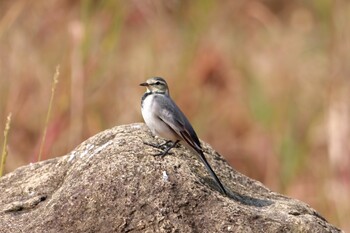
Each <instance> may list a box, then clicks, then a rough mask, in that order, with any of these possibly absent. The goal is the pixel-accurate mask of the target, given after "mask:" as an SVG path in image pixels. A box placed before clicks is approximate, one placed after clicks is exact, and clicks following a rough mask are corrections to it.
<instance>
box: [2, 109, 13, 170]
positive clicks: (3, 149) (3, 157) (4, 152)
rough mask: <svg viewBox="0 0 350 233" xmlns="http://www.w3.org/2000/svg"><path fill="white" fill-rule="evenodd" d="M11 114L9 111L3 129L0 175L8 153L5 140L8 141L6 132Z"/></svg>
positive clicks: (9, 124) (7, 131) (8, 128)
mask: <svg viewBox="0 0 350 233" xmlns="http://www.w3.org/2000/svg"><path fill="white" fill-rule="evenodd" d="M11 116H12V114H11V113H10V114H9V115H8V116H7V120H6V126H5V129H4V143H3V146H2V151H1V160H0V177H1V176H2V174H3V172H4V168H5V164H6V159H7V155H8V148H7V142H8V134H9V131H10V127H11Z"/></svg>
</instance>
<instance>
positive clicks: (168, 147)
mask: <svg viewBox="0 0 350 233" xmlns="http://www.w3.org/2000/svg"><path fill="white" fill-rule="evenodd" d="M171 142H172V141H166V142H165V143H162V144H158V145H157V144H153V143H149V142H143V143H144V144H145V145H148V146H152V147H154V148H157V149H160V150H163V151H162V152H160V153H157V154H154V155H153V156H161V157H164V156H166V155H167V154H169V155H170V154H172V153H170V152H169V151H170V150H171V149H172V148H174V147H176V146H177V145H178V143H179V141H176V142H174V143H172V144H171V145H169V144H170V143H171Z"/></svg>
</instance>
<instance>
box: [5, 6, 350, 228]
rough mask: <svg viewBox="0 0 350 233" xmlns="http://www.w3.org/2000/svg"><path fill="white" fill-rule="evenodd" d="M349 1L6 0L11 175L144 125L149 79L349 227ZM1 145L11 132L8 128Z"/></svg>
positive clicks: (245, 167)
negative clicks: (105, 133) (160, 81)
mask: <svg viewBox="0 0 350 233" xmlns="http://www.w3.org/2000/svg"><path fill="white" fill-rule="evenodd" d="M349 22H350V2H349V1H346V0H333V1H331V0H310V1H302V0H288V1H281V0H260V1H258V0H234V1H233V0H232V1H228V0H226V1H225V0H222V1H215V0H200V1H199V0H198V1H188V0H163V1H162V0H145V1H138V0H130V1H113V0H106V1H94V0H85V1H70V0H45V1H26V0H2V1H0V131H1V132H3V129H4V128H5V124H6V118H7V116H8V114H9V113H10V112H12V122H11V128H10V132H9V141H8V148H9V155H8V158H7V161H6V167H5V172H6V173H8V172H11V171H13V170H14V169H15V168H17V167H19V166H22V165H25V164H28V163H30V162H35V161H37V157H38V152H39V148H40V142H41V137H42V135H43V131H44V127H45V118H46V115H47V110H48V105H49V100H50V95H51V85H52V79H53V76H54V74H55V70H56V67H57V65H59V66H60V69H59V70H60V74H59V77H58V79H59V82H58V84H57V86H56V91H55V96H54V99H53V105H52V112H51V116H50V121H49V123H48V125H47V127H48V128H47V135H46V143H45V147H44V150H43V158H42V159H49V158H52V157H56V156H61V155H64V154H66V153H68V152H69V151H71V150H72V149H73V148H75V147H76V146H77V145H78V144H80V143H81V142H82V141H84V140H85V139H87V138H88V137H90V136H93V135H94V134H96V133H98V132H100V131H102V130H105V129H108V128H111V127H113V126H116V125H121V124H129V123H133V122H140V121H142V117H141V113H140V99H141V96H142V94H143V92H144V88H141V87H139V86H138V84H139V83H141V82H143V81H144V80H146V79H147V78H149V77H152V76H162V77H164V78H166V80H167V81H168V83H169V86H170V91H171V94H172V97H173V98H174V99H175V100H176V102H177V103H178V105H179V106H180V107H181V108H182V109H183V111H184V112H185V113H186V115H187V116H188V118H189V119H190V121H191V122H192V124H193V126H194V128H195V129H196V131H197V133H198V135H199V136H200V138H201V139H203V140H205V141H206V142H208V143H210V144H211V145H212V146H213V147H214V148H215V149H216V150H217V151H218V152H219V153H220V154H222V155H223V156H224V157H225V158H226V159H227V161H229V163H230V164H231V165H232V166H233V168H234V169H236V170H238V171H239V172H241V173H243V174H245V175H247V176H249V177H251V178H254V179H257V180H259V181H261V182H262V183H263V184H265V185H266V186H267V187H269V188H270V189H271V190H273V191H276V192H280V193H283V194H285V195H288V196H290V197H293V198H298V199H300V200H302V201H304V202H306V203H308V204H310V205H311V206H312V207H313V208H315V209H316V210H317V211H318V212H320V213H321V215H323V216H324V217H325V218H326V219H327V220H328V221H329V222H331V223H333V224H335V225H336V226H338V227H340V228H342V229H343V230H347V231H350V222H349V221H348V218H349V213H350V199H349V197H350V169H349V168H350V143H349V142H350V98H349V97H350V86H349V78H350V23H349ZM0 140H1V145H2V142H3V135H2V134H1V136H0Z"/></svg>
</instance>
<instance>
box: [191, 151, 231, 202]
mask: <svg viewBox="0 0 350 233" xmlns="http://www.w3.org/2000/svg"><path fill="white" fill-rule="evenodd" d="M196 151H197V153H198V154H199V158H200V159H201V161H202V162H203V163H204V165H205V168H206V169H207V170H208V172H209V173H210V175H211V176H212V177H213V178H214V180H215V182H216V183H217V185H218V186H219V188H220V190H221V192H222V193H223V194H225V195H226V196H227V192H226V190H225V188H224V186H223V185H222V183H221V181H220V180H219V178H218V177H217V175H216V174H215V172H214V171H213V169H212V168H211V167H210V165H209V163H208V161H207V159H206V158H205V156H204V153H203V151H202V150H198V149H196Z"/></svg>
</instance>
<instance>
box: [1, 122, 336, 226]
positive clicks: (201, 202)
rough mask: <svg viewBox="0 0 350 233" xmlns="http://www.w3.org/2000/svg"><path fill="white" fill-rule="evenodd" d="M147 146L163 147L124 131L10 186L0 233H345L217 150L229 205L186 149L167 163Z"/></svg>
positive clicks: (5, 183)
mask: <svg viewBox="0 0 350 233" xmlns="http://www.w3.org/2000/svg"><path fill="white" fill-rule="evenodd" d="M143 142H148V143H157V142H161V140H160V139H156V138H154V137H152V136H151V135H150V132H149V130H148V129H147V127H146V126H145V125H144V124H131V125H123V126H118V127H115V128H113V129H109V130H106V131H103V132H101V133H99V134H97V135H95V136H93V137H91V138H90V139H88V140H86V141H85V142H83V143H82V144H81V145H79V146H78V147H77V148H76V149H75V150H73V151H72V152H71V153H69V154H68V155H66V156H62V157H59V158H55V159H51V160H47V161H43V162H39V163H35V164H30V165H27V166H24V167H21V168H18V169H17V170H15V171H14V172H12V173H10V174H7V175H6V176H4V177H2V178H1V179H0V190H1V191H0V232H55V233H56V232H340V230H339V229H337V228H336V227H334V226H332V225H331V224H329V223H327V222H326V221H325V219H323V218H322V217H321V216H320V215H319V214H318V213H317V212H316V211H315V210H313V209H312V208H310V207H309V206H308V205H307V204H305V203H303V202H301V201H298V200H295V199H291V198H288V197H285V196H283V195H280V194H277V193H274V192H271V191H270V190H269V189H267V188H266V187H264V186H263V185H262V184H261V183H260V182H258V181H255V180H252V179H250V178H248V177H246V176H244V175H242V174H240V173H238V172H237V171H235V170H233V169H232V168H231V167H230V166H229V165H228V164H227V163H226V162H225V161H224V160H223V159H222V157H221V156H220V155H219V154H218V153H216V152H215V151H214V150H213V149H212V148H211V147H210V146H209V145H208V144H205V143H203V146H204V150H205V154H206V156H207V158H208V160H209V163H210V164H211V165H212V167H213V169H214V170H215V171H216V173H217V174H218V176H219V177H220V179H221V180H222V182H223V183H224V185H225V186H226V187H227V188H228V189H229V190H231V191H230V197H226V196H223V195H221V194H220V193H219V192H218V191H217V188H216V185H215V183H214V181H213V180H212V179H211V177H210V175H209V174H208V173H207V172H206V170H205V168H204V166H203V165H202V164H201V163H200V161H199V160H198V159H197V158H196V155H195V154H193V153H192V152H191V151H189V150H188V149H186V148H185V147H183V146H181V147H179V148H176V149H173V150H172V153H173V155H168V156H166V157H164V158H161V157H154V156H152V154H155V153H156V152H158V151H157V149H155V148H153V147H150V146H148V145H145V144H144V143H143Z"/></svg>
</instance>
